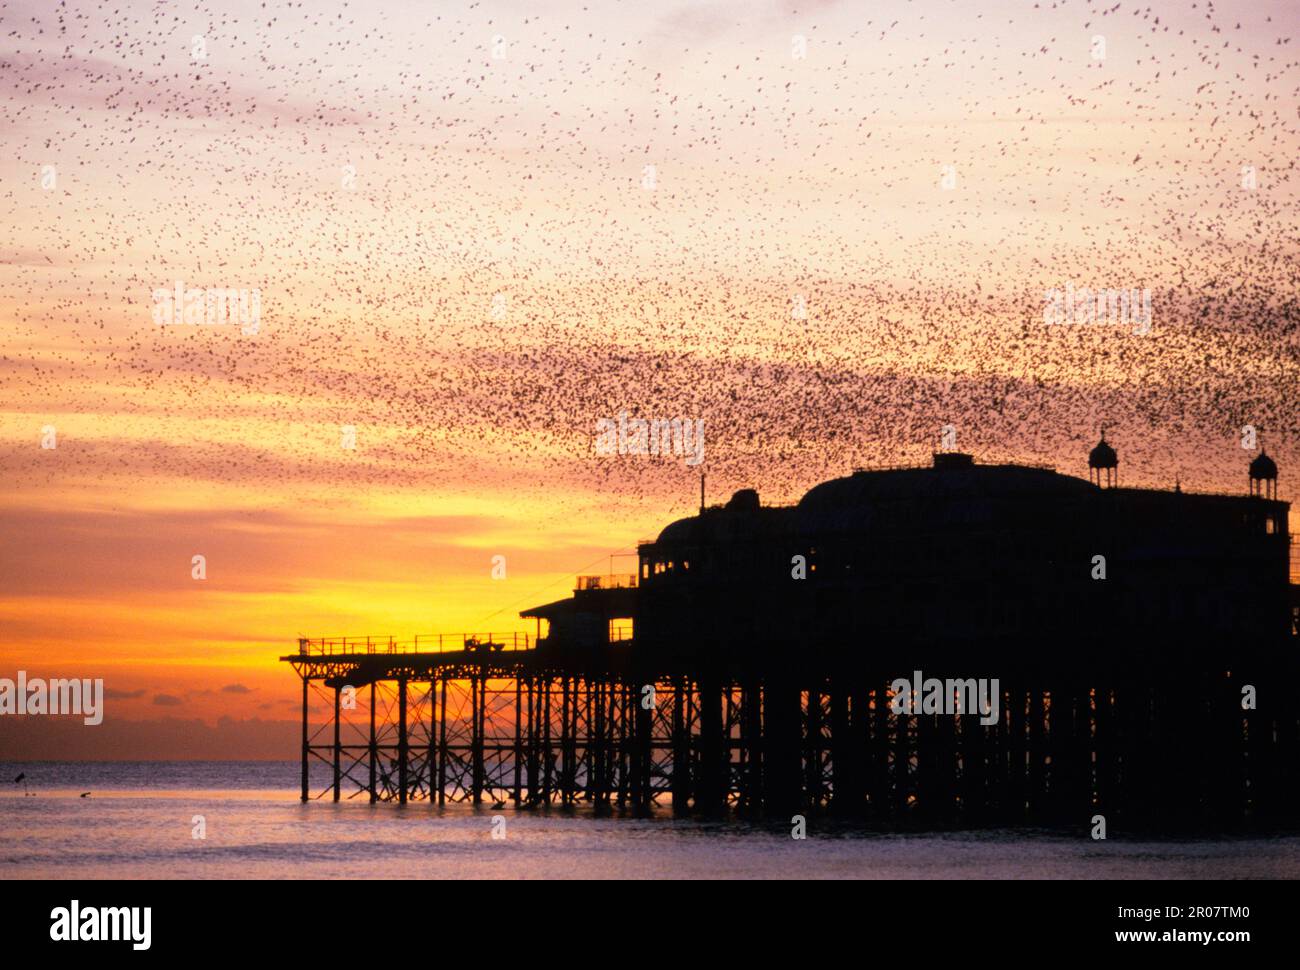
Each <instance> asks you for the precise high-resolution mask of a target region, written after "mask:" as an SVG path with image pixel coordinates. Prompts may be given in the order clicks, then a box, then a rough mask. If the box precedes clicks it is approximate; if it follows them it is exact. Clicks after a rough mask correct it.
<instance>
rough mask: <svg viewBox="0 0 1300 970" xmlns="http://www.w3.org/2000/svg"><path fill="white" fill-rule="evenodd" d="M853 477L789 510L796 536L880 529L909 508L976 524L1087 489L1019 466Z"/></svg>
mask: <svg viewBox="0 0 1300 970" xmlns="http://www.w3.org/2000/svg"><path fill="white" fill-rule="evenodd" d="M937 464H938V467H935V468H916V469H890V470H880V471H858V472H854V473H853V474H852V475H850V476H847V477H845V478H834V479H831V480H830V481H828V482H822V483H821V484H820V485H816V486H814V487H813V488H812V489H810V490H809V491H808V493H807V494H806V495H804V497H803V498H802V499H800V500H799V504H798V505H797V506H796V507H795V522H796V525H797V527H798V529H800V530H801V531H802V532H809V531H814V532H815V531H829V530H834V529H862V528H872V527H875V526H876V525H881V524H886V523H889V522H891V521H893V520H896V519H897V518H898V517H899V516H900V515H902V514H904V510H905V509H907V508H911V509H913V510H916V511H918V512H919V513H921V514H924V515H934V514H938V513H937V512H935V511H934V510H936V509H942V510H943V512H942V514H943V515H944V516H946V517H947V520H948V521H953V522H961V521H967V520H969V521H980V520H984V519H987V517H988V516H990V515H992V514H993V510H994V508H995V507H996V505H997V504H998V503H1006V502H1018V501H1023V500H1041V499H1051V498H1067V497H1070V496H1078V495H1086V494H1089V493H1090V492H1091V490H1092V486H1091V485H1089V484H1088V483H1087V482H1086V481H1084V480H1083V479H1081V478H1072V477H1071V476H1069V475H1061V474H1058V473H1056V472H1054V471H1050V470H1048V469H1045V468H1029V467H1025V466H1022V465H976V464H971V465H967V466H957V467H953V466H952V465H951V464H949V463H946V462H939V463H937Z"/></svg>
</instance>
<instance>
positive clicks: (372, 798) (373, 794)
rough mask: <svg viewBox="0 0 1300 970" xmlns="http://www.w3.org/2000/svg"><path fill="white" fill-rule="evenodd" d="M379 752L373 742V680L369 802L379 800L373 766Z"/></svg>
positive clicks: (373, 692)
mask: <svg viewBox="0 0 1300 970" xmlns="http://www.w3.org/2000/svg"><path fill="white" fill-rule="evenodd" d="M378 754H379V747H378V745H377V744H376V743H375V682H374V681H373V680H372V681H371V682H370V801H371V804H373V803H375V802H376V801H378V800H379V796H378V795H377V794H376V792H375V768H376V764H375V762H376V760H377V757H378Z"/></svg>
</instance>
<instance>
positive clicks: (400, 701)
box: [397, 677, 408, 805]
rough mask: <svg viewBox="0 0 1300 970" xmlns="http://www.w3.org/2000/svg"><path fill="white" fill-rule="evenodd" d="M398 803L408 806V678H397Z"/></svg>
mask: <svg viewBox="0 0 1300 970" xmlns="http://www.w3.org/2000/svg"><path fill="white" fill-rule="evenodd" d="M397 690H398V698H397V722H398V723H397V787H398V792H397V802H398V804H399V805H405V804H406V780H407V779H406V769H407V757H406V755H407V742H408V739H407V736H406V678H405V677H398V678H397Z"/></svg>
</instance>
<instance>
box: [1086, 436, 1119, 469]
mask: <svg viewBox="0 0 1300 970" xmlns="http://www.w3.org/2000/svg"><path fill="white" fill-rule="evenodd" d="M1088 467H1089V468H1118V467H1119V455H1117V454H1116V453H1115V449H1114V448H1112V447H1111V446H1110V445H1108V444H1107V443H1106V432H1104V431H1103V432H1102V433H1101V440H1100V441H1098V442H1097V447H1096V448H1094V449H1092V451H1090V452H1088Z"/></svg>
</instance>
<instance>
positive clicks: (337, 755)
mask: <svg viewBox="0 0 1300 970" xmlns="http://www.w3.org/2000/svg"><path fill="white" fill-rule="evenodd" d="M342 690H343V688H341V687H335V688H334V801H336V802H337V801H338V800H339V785H340V782H341V781H342V773H341V771H340V767H339V762H340V761H341V760H342V758H343V746H342V745H341V744H340V743H339V711H340V707H339V694H340V693H341V692H342Z"/></svg>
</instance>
